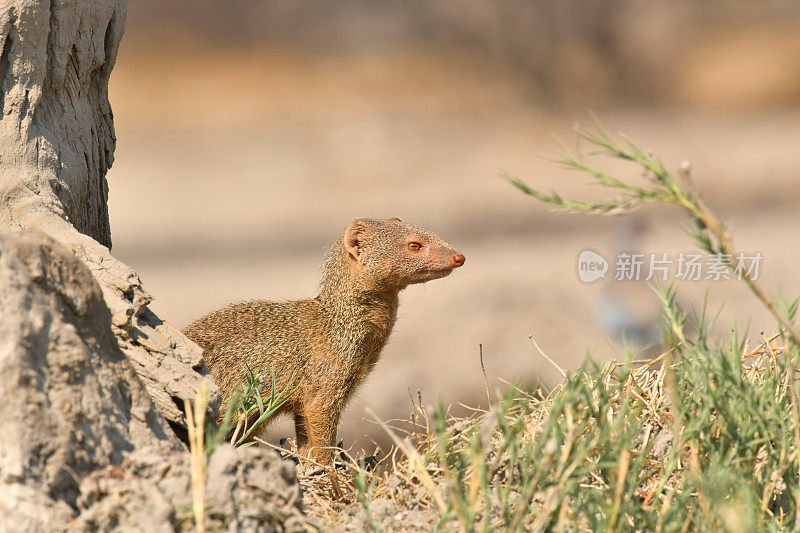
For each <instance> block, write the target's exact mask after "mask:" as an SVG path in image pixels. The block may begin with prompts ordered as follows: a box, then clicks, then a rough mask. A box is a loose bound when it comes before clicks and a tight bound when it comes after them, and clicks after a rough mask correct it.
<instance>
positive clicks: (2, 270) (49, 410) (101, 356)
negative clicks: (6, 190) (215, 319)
mask: <svg viewBox="0 0 800 533" xmlns="http://www.w3.org/2000/svg"><path fill="white" fill-rule="evenodd" d="M0 398H2V399H3V403H4V409H3V410H2V413H0V493H2V494H3V495H4V497H3V498H1V499H0V531H7V530H13V531H22V530H29V531H83V530H87V529H94V530H97V529H99V530H103V531H106V530H125V529H136V530H143V531H172V530H174V529H175V528H178V529H181V528H184V527H189V526H191V525H192V523H193V522H192V519H191V511H190V509H191V501H192V498H191V482H190V473H189V460H188V453H187V452H186V449H185V447H184V446H183V445H182V444H181V442H180V441H179V440H178V439H177V437H176V436H175V434H174V433H173V431H172V429H171V428H170V426H169V424H168V423H167V421H166V419H165V418H164V417H163V416H162V414H161V413H160V412H159V410H157V409H156V408H155V406H154V404H153V401H152V399H151V397H150V395H149V394H148V392H147V390H146V389H145V387H144V386H143V384H142V382H141V381H140V379H139V377H138V376H137V372H136V371H135V370H134V367H133V364H132V363H131V362H130V361H129V360H128V358H127V357H126V356H125V354H124V353H123V352H122V351H121V349H120V347H119V345H118V343H117V340H116V338H115V336H114V334H113V333H112V317H111V312H110V311H109V308H108V306H107V305H106V303H105V301H104V300H103V295H102V293H101V290H100V287H99V285H98V284H97V282H96V281H95V279H94V277H93V276H92V273H91V272H90V271H89V269H88V268H87V266H86V265H85V264H84V263H82V262H81V261H80V260H79V259H78V258H76V257H75V256H74V255H73V254H72V253H70V251H69V250H68V249H67V248H65V247H64V246H62V245H61V244H59V243H57V242H56V241H54V240H53V239H51V238H50V237H48V236H46V235H45V234H43V233H41V232H38V231H26V232H22V233H16V234H2V235H0ZM294 476H295V473H294V468H293V465H292V464H291V463H286V462H284V461H283V460H282V459H280V457H278V456H277V455H276V454H274V453H272V452H270V451H267V450H263V449H248V450H244V451H235V450H233V449H230V448H226V447H222V448H220V449H219V450H218V451H217V452H216V453H215V455H214V456H213V457H212V461H211V463H210V465H209V477H208V484H207V486H208V487H209V489H208V491H207V504H208V511H207V516H209V521H208V522H209V525H211V526H216V527H218V528H223V527H224V528H227V527H231V528H232V529H233V530H264V531H266V530H277V531H293V530H301V529H303V524H304V519H303V516H302V512H301V508H300V503H299V502H300V497H299V487H298V485H297V484H296V482H295V479H294Z"/></svg>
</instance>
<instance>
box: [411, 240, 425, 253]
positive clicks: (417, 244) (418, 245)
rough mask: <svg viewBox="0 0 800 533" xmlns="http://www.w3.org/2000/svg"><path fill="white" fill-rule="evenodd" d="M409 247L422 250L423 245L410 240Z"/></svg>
mask: <svg viewBox="0 0 800 533" xmlns="http://www.w3.org/2000/svg"><path fill="white" fill-rule="evenodd" d="M408 249H409V250H411V251H412V252H419V251H420V250H422V245H421V244H420V243H418V242H410V243H408Z"/></svg>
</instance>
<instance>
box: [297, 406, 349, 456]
mask: <svg viewBox="0 0 800 533" xmlns="http://www.w3.org/2000/svg"><path fill="white" fill-rule="evenodd" d="M339 415H340V411H339V410H338V409H336V408H335V407H334V406H332V405H329V404H325V403H323V402H319V401H317V402H309V403H307V404H305V405H303V415H302V426H303V429H304V431H305V437H306V439H305V441H306V442H305V445H301V444H300V439H301V437H300V434H299V433H298V435H297V438H298V448H299V450H300V453H301V454H302V455H305V456H306V457H309V458H311V459H314V460H315V461H317V462H319V463H321V464H323V465H329V464H331V462H332V460H333V450H332V449H331V448H332V447H333V446H336V427H337V426H338V425H339ZM295 426H296V424H295Z"/></svg>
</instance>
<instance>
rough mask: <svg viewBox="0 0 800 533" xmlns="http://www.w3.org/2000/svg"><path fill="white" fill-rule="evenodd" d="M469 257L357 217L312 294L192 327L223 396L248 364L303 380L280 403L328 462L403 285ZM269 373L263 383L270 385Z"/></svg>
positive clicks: (303, 449) (256, 304) (242, 306)
mask: <svg viewBox="0 0 800 533" xmlns="http://www.w3.org/2000/svg"><path fill="white" fill-rule="evenodd" d="M464 261H465V258H464V256H463V255H462V254H460V253H459V252H457V251H456V250H455V249H454V248H453V247H452V246H450V245H449V244H447V243H446V242H444V241H443V240H442V239H440V238H439V237H437V236H436V235H435V234H434V233H432V232H430V231H427V230H424V229H422V228H418V227H416V226H412V225H411V224H408V223H406V222H404V221H402V220H400V219H399V218H389V219H386V220H375V219H368V218H359V219H356V220H354V221H353V222H352V223H351V224H350V225H349V226H348V227H347V229H346V230H345V232H344V234H343V235H342V236H341V238H340V239H339V240H338V241H337V242H336V244H334V245H333V246H332V247H331V249H330V251H329V253H328V257H327V259H326V261H325V264H324V267H323V276H322V282H321V284H320V292H319V295H318V296H317V297H316V298H311V299H307V300H298V301H289V302H269V301H262V300H258V301H251V302H244V303H236V304H233V305H231V306H229V307H226V308H224V309H221V310H219V311H216V312H213V313H211V314H209V315H207V316H205V317H203V318H201V319H199V320H197V321H196V322H194V323H192V324H191V325H190V326H189V327H187V328H186V330H185V331H184V333H185V334H186V336H187V337H189V338H190V339H192V340H193V341H194V342H196V343H197V344H199V345H200V347H202V348H203V350H204V352H205V361H206V365H207V366H208V368H209V370H210V371H211V375H212V376H213V377H214V380H215V381H216V383H217V385H218V386H219V387H220V389H221V390H222V396H223V399H224V400H229V399H230V397H231V394H232V393H233V391H234V390H235V388H236V387H237V386H238V384H239V383H241V382H242V380H243V379H244V376H245V373H246V371H247V368H248V367H249V368H258V367H262V368H263V367H266V368H269V369H271V370H272V371H273V372H274V374H275V381H276V390H279V391H280V390H283V389H284V387H287V385H288V386H289V390H291V389H292V388H294V387H295V386H296V384H297V383H299V386H297V389H296V390H295V392H294V394H292V395H291V397H290V398H289V399H288V401H287V402H286V403H285V404H284V406H283V407H282V408H281V410H280V411H279V412H278V413H277V414H280V413H286V414H291V415H293V416H294V423H295V432H296V441H297V446H298V448H299V451H300V453H301V454H303V455H305V456H307V457H310V458H313V459H315V460H316V461H318V462H320V463H322V464H330V462H331V460H332V450H331V447H332V446H335V445H336V430H337V427H338V425H339V417H340V416H341V414H342V410H343V409H344V408H345V406H346V405H347V402H348V400H349V399H350V397H351V396H352V395H353V393H354V392H355V390H356V388H357V387H358V386H359V385H360V384H361V383H362V382H363V381H364V378H365V377H366V376H367V374H369V372H370V371H371V370H372V368H373V367H374V366H375V363H377V362H378V359H379V357H380V354H381V350H382V349H383V347H384V346H385V345H386V341H387V340H388V339H389V334H390V333H391V332H392V328H393V326H394V322H395V318H396V317H397V306H398V295H399V292H400V291H401V290H403V289H404V288H405V287H407V286H408V285H411V284H414V283H424V282H426V281H430V280H433V279H437V278H441V277H444V276H447V275H448V274H450V272H452V271H453V269H455V268H458V267H460V266H461V265H463V264H464ZM271 389H272V383H271V380H270V383H268V384H265V391H264V392H265V393H269V391H271Z"/></svg>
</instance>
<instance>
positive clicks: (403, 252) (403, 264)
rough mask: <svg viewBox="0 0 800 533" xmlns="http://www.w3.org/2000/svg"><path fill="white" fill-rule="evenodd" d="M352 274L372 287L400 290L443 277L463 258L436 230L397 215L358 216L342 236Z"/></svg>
mask: <svg viewBox="0 0 800 533" xmlns="http://www.w3.org/2000/svg"><path fill="white" fill-rule="evenodd" d="M341 242H342V244H343V245H344V248H345V250H346V252H347V254H348V258H349V259H348V260H349V261H350V268H351V270H350V272H351V276H353V277H354V278H355V279H357V280H358V283H359V285H361V286H362V287H365V288H369V289H374V290H398V291H399V290H402V289H404V288H405V287H407V286H408V285H411V284H414V283H424V282H426V281H430V280H433V279H437V278H443V277H445V276H447V275H448V274H450V273H451V272H452V271H453V269H455V268H458V267H460V266H461V265H463V264H464V261H465V260H466V259H465V257H464V256H463V255H462V254H460V253H459V252H458V251H457V250H456V249H455V248H453V247H452V246H450V245H449V244H447V243H446V242H445V241H443V240H442V239H440V238H439V237H438V236H437V235H436V234H435V233H433V232H430V231H428V230H425V229H422V228H419V227H417V226H413V225H411V224H409V223H407V222H404V221H402V220H400V219H399V218H388V219H385V220H376V219H369V218H358V219H356V220H354V221H353V222H352V223H351V224H350V226H348V228H347V230H345V232H344V235H343V236H342V241H341Z"/></svg>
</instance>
